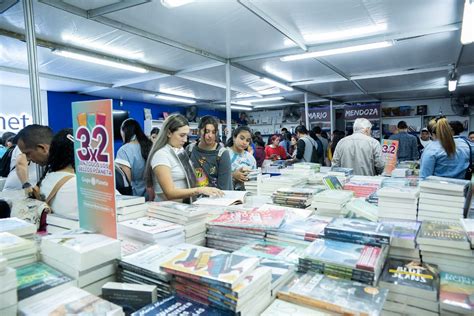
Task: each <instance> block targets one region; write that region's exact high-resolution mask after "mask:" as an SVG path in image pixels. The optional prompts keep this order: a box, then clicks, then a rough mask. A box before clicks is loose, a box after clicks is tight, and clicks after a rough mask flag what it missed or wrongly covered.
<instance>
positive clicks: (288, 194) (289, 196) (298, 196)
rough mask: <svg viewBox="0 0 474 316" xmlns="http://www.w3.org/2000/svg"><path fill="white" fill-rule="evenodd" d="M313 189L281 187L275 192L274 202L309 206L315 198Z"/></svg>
mask: <svg viewBox="0 0 474 316" xmlns="http://www.w3.org/2000/svg"><path fill="white" fill-rule="evenodd" d="M313 192H314V190H311V189H302V188H280V189H278V190H276V191H275V192H273V194H272V201H273V204H277V205H284V206H289V207H295V208H307V207H308V206H310V205H311V201H312V200H313Z"/></svg>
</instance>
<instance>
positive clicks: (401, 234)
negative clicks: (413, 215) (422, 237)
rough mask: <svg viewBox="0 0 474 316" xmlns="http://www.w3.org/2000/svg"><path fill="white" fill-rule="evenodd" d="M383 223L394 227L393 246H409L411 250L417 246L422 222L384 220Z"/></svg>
mask: <svg viewBox="0 0 474 316" xmlns="http://www.w3.org/2000/svg"><path fill="white" fill-rule="evenodd" d="M382 223H384V224H385V225H387V226H391V227H392V238H391V245H392V246H397V247H402V246H406V245H409V246H410V248H414V247H415V246H416V236H417V235H418V231H419V230H420V227H421V222H417V221H408V220H383V221H382Z"/></svg>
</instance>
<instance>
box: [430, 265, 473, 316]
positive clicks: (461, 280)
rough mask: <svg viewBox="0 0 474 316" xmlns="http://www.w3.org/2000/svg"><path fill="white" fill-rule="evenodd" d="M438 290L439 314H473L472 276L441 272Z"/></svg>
mask: <svg viewBox="0 0 474 316" xmlns="http://www.w3.org/2000/svg"><path fill="white" fill-rule="evenodd" d="M439 290H440V291H439V292H440V293H439V302H440V308H441V315H473V314H474V300H473V296H474V278H473V277H472V276H467V275H462V274H453V273H448V272H441V273H440V289H439Z"/></svg>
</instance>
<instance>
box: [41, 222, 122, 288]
mask: <svg viewBox="0 0 474 316" xmlns="http://www.w3.org/2000/svg"><path fill="white" fill-rule="evenodd" d="M120 251H121V248H120V241H118V240H116V239H113V238H110V237H107V236H104V235H100V234H91V233H88V232H86V231H82V230H78V231H70V232H66V233H62V234H55V235H49V236H45V237H43V240H42V241H41V255H42V261H43V262H45V263H47V264H48V265H50V266H52V267H54V268H55V269H58V270H59V271H61V272H62V273H65V274H66V275H68V276H71V277H73V278H74V279H75V282H76V286H78V287H80V288H83V289H85V290H87V291H89V292H91V293H93V294H95V295H99V294H100V292H101V287H102V285H104V284H105V283H107V282H110V281H115V272H116V263H115V261H116V259H119V258H120ZM65 258H67V260H65Z"/></svg>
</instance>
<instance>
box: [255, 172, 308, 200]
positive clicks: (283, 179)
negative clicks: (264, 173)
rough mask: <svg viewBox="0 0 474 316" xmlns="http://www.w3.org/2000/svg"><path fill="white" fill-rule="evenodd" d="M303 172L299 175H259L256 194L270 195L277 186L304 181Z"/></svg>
mask: <svg viewBox="0 0 474 316" xmlns="http://www.w3.org/2000/svg"><path fill="white" fill-rule="evenodd" d="M306 182H307V180H306V179H305V175H304V172H301V174H300V175H299V176H293V175H292V176H289V175H281V176H275V177H261V178H260V181H259V182H258V184H257V185H258V188H257V191H258V194H259V195H269V196H271V195H272V193H273V192H275V191H276V190H278V189H279V188H289V187H293V186H295V185H297V184H300V183H306Z"/></svg>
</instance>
